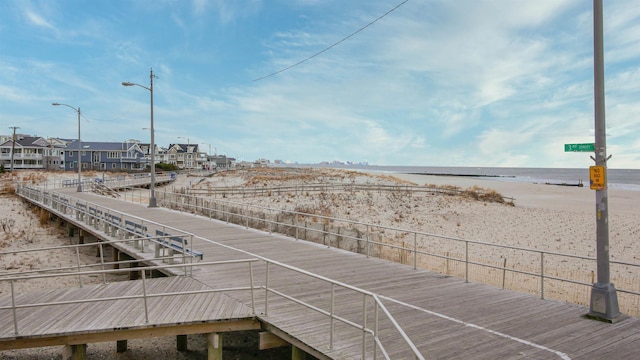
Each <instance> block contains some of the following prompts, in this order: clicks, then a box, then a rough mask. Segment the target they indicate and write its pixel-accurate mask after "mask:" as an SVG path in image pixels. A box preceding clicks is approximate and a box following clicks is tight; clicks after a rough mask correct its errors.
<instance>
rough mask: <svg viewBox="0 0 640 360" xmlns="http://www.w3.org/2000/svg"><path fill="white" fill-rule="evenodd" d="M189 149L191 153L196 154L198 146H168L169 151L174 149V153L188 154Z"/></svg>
mask: <svg viewBox="0 0 640 360" xmlns="http://www.w3.org/2000/svg"><path fill="white" fill-rule="evenodd" d="M189 148H191V149H192V150H191V152H192V153H197V152H198V151H199V150H198V144H169V150H172V149H175V150H176V152H185V153H186V152H189Z"/></svg>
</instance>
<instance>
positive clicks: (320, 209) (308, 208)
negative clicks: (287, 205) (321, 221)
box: [293, 204, 333, 222]
mask: <svg viewBox="0 0 640 360" xmlns="http://www.w3.org/2000/svg"><path fill="white" fill-rule="evenodd" d="M293 211H294V212H298V213H303V214H309V215H318V216H324V217H331V215H332V214H333V212H332V210H331V207H330V206H328V205H327V204H317V205H298V206H296V207H295V208H294V209H293ZM312 221H314V222H317V221H318V218H316V217H313V218H312ZM325 222H326V220H325Z"/></svg>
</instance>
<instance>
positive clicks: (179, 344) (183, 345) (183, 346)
mask: <svg viewBox="0 0 640 360" xmlns="http://www.w3.org/2000/svg"><path fill="white" fill-rule="evenodd" d="M176 350H178V351H182V352H185V351H187V335H176Z"/></svg>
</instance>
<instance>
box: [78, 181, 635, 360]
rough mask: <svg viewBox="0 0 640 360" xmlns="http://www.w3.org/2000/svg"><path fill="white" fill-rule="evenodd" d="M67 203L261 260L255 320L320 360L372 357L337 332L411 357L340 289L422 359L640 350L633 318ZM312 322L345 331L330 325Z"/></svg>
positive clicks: (215, 255) (176, 219) (168, 214)
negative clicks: (606, 317)
mask: <svg viewBox="0 0 640 360" xmlns="http://www.w3.org/2000/svg"><path fill="white" fill-rule="evenodd" d="M68 195H69V196H77V197H78V198H80V199H82V200H84V201H88V202H91V203H94V204H99V205H100V206H104V207H106V208H109V209H113V210H117V211H120V212H123V213H127V214H130V215H132V216H136V217H138V218H143V219H146V220H148V221H153V222H155V223H159V224H164V225H166V226H171V227H173V228H176V229H181V230H182V231H184V232H185V233H190V234H193V238H192V246H193V248H194V249H197V250H198V251H200V252H202V253H203V254H204V260H205V261H217V260H228V259H235V258H237V259H240V258H246V257H247V255H255V256H257V257H260V258H261V259H262V260H263V261H261V262H259V263H258V264H257V265H255V266H254V267H253V274H254V283H253V284H254V286H260V287H263V288H266V289H269V291H265V292H264V294H263V295H262V296H258V297H257V298H256V299H255V302H256V310H257V314H256V316H257V318H258V319H259V320H260V321H261V322H262V323H263V327H264V328H265V329H267V330H269V331H271V332H272V333H274V334H276V335H278V336H280V337H282V338H283V339H285V340H287V341H289V342H291V343H292V344H294V345H297V346H300V347H301V348H303V349H305V350H307V351H308V352H309V353H311V354H313V355H314V356H316V357H319V358H332V359H359V358H362V357H364V358H373V357H374V346H373V341H374V340H372V339H371V338H369V337H367V336H365V335H363V332H362V331H358V330H357V329H354V328H353V327H351V326H348V325H347V324H346V323H347V322H353V323H357V324H363V323H364V324H366V326H367V327H374V326H375V327H376V328H379V332H378V336H379V340H380V341H381V342H383V343H384V344H390V345H386V351H387V352H388V357H389V358H391V359H409V358H413V357H414V356H413V354H412V352H411V351H410V349H409V348H408V347H407V345H406V343H405V342H404V341H403V339H402V336H401V334H399V333H398V332H397V331H395V330H394V329H395V327H394V326H393V324H392V323H391V321H390V320H389V318H386V317H380V316H376V315H375V314H376V311H378V310H379V311H382V310H381V308H380V307H379V306H376V304H375V301H374V300H372V299H373V298H372V297H369V296H366V295H363V293H362V292H361V291H353V289H351V288H349V287H353V288H357V289H361V290H363V291H366V292H370V293H372V294H374V297H375V299H376V301H379V302H380V303H381V304H383V305H384V307H385V308H386V309H387V310H388V312H389V313H390V314H391V315H392V317H393V319H395V321H397V324H399V326H400V327H401V328H402V329H403V330H404V332H405V333H406V334H407V336H408V337H409V338H410V339H411V341H412V342H413V343H414V344H415V345H416V347H417V349H418V350H419V352H420V354H422V356H424V357H425V358H436V359H520V358H526V359H602V358H607V357H608V358H610V359H624V358H630V357H632V356H634V354H636V352H637V348H638V345H639V344H640V322H638V319H637V318H627V319H625V320H624V321H621V322H619V323H616V324H608V323H602V322H597V321H593V320H587V319H584V318H583V315H584V314H586V313H587V312H588V309H586V308H584V307H581V306H576V305H572V304H566V303H562V302H557V301H549V300H540V299H538V298H535V297H533V296H530V295H525V294H520V293H516V292H513V291H508V290H500V289H496V288H493V287H490V286H487V285H482V284H476V283H465V282H464V280H463V279H458V278H452V277H447V276H443V275H441V274H437V273H434V272H429V271H422V270H414V269H412V268H411V267H408V266H405V265H401V264H397V263H392V262H388V261H384V260H380V259H376V258H367V257H365V256H364V255H360V254H355V253H350V252H347V251H344V250H338V249H332V248H328V247H325V246H321V245H318V244H313V243H308V242H304V241H296V240H294V239H291V238H288V237H284V236H280V235H277V234H269V233H267V232H262V231H257V230H253V229H247V228H244V227H241V226H237V225H233V224H226V223H224V222H221V221H216V220H210V219H207V218H204V217H200V216H196V215H192V214H187V213H181V212H176V211H172V210H168V209H163V208H147V207H146V206H143V205H137V204H132V203H125V202H123V201H119V200H116V199H109V198H104V197H99V196H95V195H92V194H87V193H74V194H70V193H68ZM89 230H91V229H89ZM141 256H142V255H141ZM291 267H295V268H297V269H300V270H299V271H292V269H291ZM193 279H195V280H198V281H199V282H201V283H202V284H205V285H207V286H209V287H211V288H221V287H226V286H237V285H238V284H244V285H246V283H247V277H246V265H241V264H236V265H232V266H227V267H224V268H213V267H211V268H209V267H207V268H200V269H196V270H194V271H193ZM327 279H331V280H333V281H334V282H339V283H340V284H348V286H349V287H343V286H336V284H335V283H331V282H328V281H327ZM280 294H286V297H289V298H286V297H284V296H281V295H280ZM228 296H230V297H232V298H234V299H236V300H238V301H240V302H241V303H244V304H249V303H250V301H251V299H250V298H249V295H248V293H246V292H233V293H228ZM291 299H296V300H298V301H299V302H296V301H291ZM302 303H304V304H307V305H308V304H311V305H312V306H313V307H315V308H316V309H320V310H321V311H312V310H310V309H309V307H308V306H303V305H302ZM322 311H326V312H329V311H330V312H331V313H332V314H333V315H334V316H333V318H337V317H339V318H340V319H342V320H344V321H333V322H332V321H331V320H330V319H331V317H327V316H325V315H323V314H322V313H321V312H322ZM381 318H382V319H383V320H380V319H381ZM377 321H380V323H379V324H378V323H376V322H377ZM363 354H364V355H363ZM377 356H378V357H379V358H382V356H381V355H380V353H377Z"/></svg>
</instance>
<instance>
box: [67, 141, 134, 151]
mask: <svg viewBox="0 0 640 360" xmlns="http://www.w3.org/2000/svg"><path fill="white" fill-rule="evenodd" d="M80 147H81V149H82V150H83V151H85V150H86V151H128V150H129V149H131V148H132V147H137V149H138V150H140V147H139V146H138V144H137V143H134V142H92V141H82V142H81V143H80ZM66 149H68V150H72V151H73V150H78V140H74V141H73V142H71V143H70V144H69V145H67V147H66ZM140 151H141V150H140Z"/></svg>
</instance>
